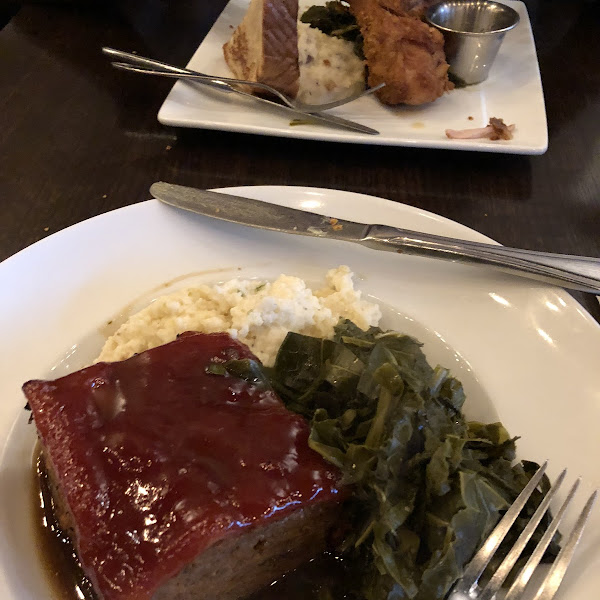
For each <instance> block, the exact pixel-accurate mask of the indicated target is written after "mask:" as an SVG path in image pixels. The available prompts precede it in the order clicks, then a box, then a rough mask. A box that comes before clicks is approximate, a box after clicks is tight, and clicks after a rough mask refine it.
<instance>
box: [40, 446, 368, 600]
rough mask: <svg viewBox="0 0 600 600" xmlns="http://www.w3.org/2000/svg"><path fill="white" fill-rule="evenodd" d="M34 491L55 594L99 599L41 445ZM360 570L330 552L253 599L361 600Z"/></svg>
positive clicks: (62, 599)
mask: <svg viewBox="0 0 600 600" xmlns="http://www.w3.org/2000/svg"><path fill="white" fill-rule="evenodd" d="M32 472H33V476H34V478H35V481H34V485H33V486H32V489H33V490H34V497H33V500H32V508H33V517H34V523H35V524H36V527H35V531H36V547H37V548H38V551H39V555H40V560H41V561H42V564H43V566H44V568H45V571H46V573H47V577H48V581H49V587H50V591H51V593H52V596H53V597H54V598H56V599H57V600H59V599H60V600H97V597H96V595H95V593H94V591H93V588H92V585H91V583H90V582H89V580H88V579H87V577H86V576H85V574H84V572H83V570H82V568H81V565H80V564H79V561H78V559H77V554H76V552H75V548H74V547H73V544H72V543H71V541H70V539H69V538H68V536H67V535H66V534H65V533H64V532H63V531H62V530H61V528H60V525H59V524H58V521H57V519H56V516H55V514H54V503H53V500H52V493H51V490H50V485H49V481H48V475H47V472H46V468H45V464H44V458H43V455H42V453H41V451H40V447H39V444H38V446H37V447H36V450H35V452H34V458H33V469H32ZM357 571H358V569H355V568H352V565H351V564H349V563H348V562H347V561H344V560H342V559H340V558H339V557H337V556H335V555H334V554H332V553H325V554H323V555H320V556H318V557H317V558H315V559H313V560H312V561H310V562H309V563H307V564H306V565H304V566H302V567H301V568H299V569H296V570H295V571H292V572H290V573H287V574H286V575H285V576H284V577H281V578H280V579H279V580H277V581H274V582H273V583H272V584H271V585H270V586H268V587H267V588H265V589H264V590H261V591H260V592H257V593H256V594H254V595H253V596H251V597H250V598H249V599H248V600H280V599H281V598H286V600H333V599H334V598H335V600H344V599H346V598H348V599H349V598H356V597H357V596H356V593H353V592H352V590H353V589H354V590H356V585H357Z"/></svg>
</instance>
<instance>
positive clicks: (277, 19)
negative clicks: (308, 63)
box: [223, 0, 300, 98]
mask: <svg viewBox="0 0 600 600" xmlns="http://www.w3.org/2000/svg"><path fill="white" fill-rule="evenodd" d="M297 19H298V0H251V2H250V6H249V8H248V12H247V13H246V15H245V16H244V19H243V20H242V22H241V23H240V25H239V26H238V27H237V29H236V30H235V31H234V33H233V35H232V37H231V39H230V40H229V41H228V42H227V43H226V44H225V45H224V46H223V53H224V55H225V61H226V62H227V64H228V65H229V68H230V69H231V71H232V72H233V73H234V75H235V76H236V77H237V78H238V79H246V80H248V81H259V82H261V83H267V84H269V85H272V86H273V87H275V88H277V89H278V90H280V91H281V92H283V93H284V94H288V95H289V96H291V97H292V98H295V97H296V94H297V93H298V81H299V78H300V71H299V68H298V31H297Z"/></svg>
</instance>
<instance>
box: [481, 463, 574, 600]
mask: <svg viewBox="0 0 600 600" xmlns="http://www.w3.org/2000/svg"><path fill="white" fill-rule="evenodd" d="M566 474H567V470H566V469H565V470H564V471H563V472H562V473H561V474H560V475H559V476H558V479H557V480H556V482H555V483H554V485H553V486H552V487H551V488H550V490H549V491H548V493H547V494H546V496H545V497H544V499H543V500H542V502H540V505H539V506H538V508H537V510H536V511H535V513H534V515H533V516H532V517H531V519H530V520H529V522H528V523H527V525H526V526H525V527H524V529H523V531H522V532H521V534H520V535H519V538H518V539H517V541H516V542H515V544H514V546H513V547H512V548H511V549H510V552H509V553H508V554H507V555H506V557H505V558H504V560H503V561H502V564H501V565H500V566H499V567H498V570H497V571H496V572H495V573H494V575H493V577H492V578H491V579H490V580H489V582H488V583H487V585H486V586H485V587H484V589H483V590H482V592H481V595H480V597H479V600H491V599H492V598H493V597H494V595H495V594H496V593H497V592H498V590H499V589H500V587H501V586H502V584H503V583H504V580H505V579H506V578H507V577H508V574H509V573H510V571H511V569H512V568H513V567H514V565H515V563H516V562H517V560H518V559H519V556H521V553H522V552H523V549H524V548H525V546H526V545H527V542H528V541H529V539H530V538H531V536H532V535H533V533H534V532H535V530H536V528H537V526H538V525H539V523H540V521H541V520H542V517H543V516H544V514H545V513H546V511H547V510H548V506H549V505H550V502H551V500H552V498H553V497H554V495H555V494H556V492H557V491H558V489H559V488H560V486H561V484H562V482H563V481H564V479H565V475H566Z"/></svg>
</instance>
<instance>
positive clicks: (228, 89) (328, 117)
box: [102, 46, 379, 135]
mask: <svg viewBox="0 0 600 600" xmlns="http://www.w3.org/2000/svg"><path fill="white" fill-rule="evenodd" d="M102 53H103V54H105V55H106V56H110V57H111V58H116V59H120V60H123V59H124V60H128V61H129V62H130V63H131V64H130V65H128V64H121V63H113V66H116V67H117V68H120V69H125V70H128V71H134V72H137V73H146V74H148V73H152V72H154V73H155V74H157V75H169V76H172V77H177V75H197V76H198V77H200V78H202V77H205V75H204V74H203V73H198V72H197V71H191V70H189V69H181V68H180V67H174V66H173V65H169V64H167V63H163V62H161V61H159V60H154V59H151V58H145V57H143V56H137V55H136V54H132V53H130V52H124V51H123V50H115V49H114V48H109V47H106V46H105V47H104V48H102ZM134 65H139V67H136V66H134ZM212 79H213V80H212V81H203V80H199V81H198V83H200V84H202V85H206V86H208V87H212V88H213V89H216V90H219V91H221V92H224V93H233V94H237V95H238V96H245V97H246V98H251V99H252V100H253V101H256V102H261V103H262V104H269V105H270V106H273V107H275V108H277V109H278V110H283V111H287V112H288V113H291V114H293V115H295V117H296V119H298V120H299V121H310V122H315V123H321V124H323V125H333V126H336V127H341V128H343V129H349V130H350V131H357V132H359V133H366V134H368V135H379V131H377V129H373V128H372V127H367V126H366V125H362V124H360V123H356V122H355V121H350V120H348V119H343V118H342V117H338V116H336V115H332V114H330V113H327V114H324V113H311V112H304V111H301V110H298V109H295V108H291V107H289V106H284V105H283V104H280V103H279V102H275V101H273V100H269V99H268V98H264V97H262V96H256V95H254V94H251V93H249V92H245V91H243V90H241V89H239V88H237V87H234V86H232V85H229V84H228V83H226V82H224V81H219V80H218V79H216V78H212Z"/></svg>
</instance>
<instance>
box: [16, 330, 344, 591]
mask: <svg viewBox="0 0 600 600" xmlns="http://www.w3.org/2000/svg"><path fill="white" fill-rule="evenodd" d="M229 359H239V360H245V359H254V357H253V355H252V354H251V353H250V351H249V350H248V349H247V348H246V347H245V346H244V345H243V344H241V343H239V342H237V341H235V340H232V339H231V338H230V337H229V336H228V335H227V334H210V335H206V334H193V335H187V336H183V337H181V338H180V339H178V340H177V341H175V342H172V343H170V344H166V345H164V346H160V347H158V348H154V349H152V350H148V351H146V352H143V353H141V354H139V355H137V356H134V357H133V358H130V359H128V360H126V361H122V362H117V363H99V364H97V365H94V366H92V367H88V368H86V369H83V370H81V371H78V372H76V373H73V374H71V375H68V376H66V377H63V378H61V379H58V380H56V381H30V382H28V383H26V384H25V385H24V387H23V389H24V392H25V395H26V396H27V399H28V401H29V404H30V406H31V408H32V411H33V418H34V421H35V424H36V427H37V430H38V434H39V437H40V440H41V443H42V446H43V452H44V455H45V457H46V463H47V468H48V471H49V474H50V477H51V479H52V481H53V483H52V488H53V490H54V495H55V497H57V501H58V517H59V519H60V521H61V524H62V526H63V528H64V529H65V530H67V531H71V532H72V536H73V540H72V541H73V543H74V546H75V548H76V550H77V553H78V557H79V559H80V561H81V564H82V567H83V569H84V571H85V572H86V574H87V576H88V577H89V579H90V581H91V582H92V585H93V586H94V589H95V591H96V592H97V594H98V596H99V597H100V598H102V599H104V600H142V599H143V600H148V599H153V600H166V599H167V598H168V599H169V600H176V599H177V600H179V599H181V600H187V599H191V598H194V599H199V598H207V599H211V600H230V599H231V600H234V599H237V598H243V597H244V596H246V595H249V594H251V593H252V592H254V591H256V590H257V589H259V588H260V587H262V586H264V585H265V584H267V583H269V582H270V581H271V580H272V579H274V578H277V577H278V576H280V575H281V574H283V573H284V572H286V571H287V570H289V569H292V568H294V567H296V566H298V565H299V564H300V563H302V562H304V561H305V560H307V559H309V558H310V557H311V556H314V555H315V554H316V553H318V552H320V551H321V550H323V549H324V548H325V545H326V538H327V531H328V530H329V529H330V527H331V525H332V524H333V523H334V522H335V520H336V518H337V515H338V513H339V507H338V504H339V501H340V498H341V497H342V496H343V493H340V489H339V482H338V478H339V475H338V473H337V472H336V471H335V470H334V469H333V468H332V467H330V466H328V465H327V464H326V463H325V462H324V461H323V459H322V458H321V457H320V456H319V455H318V454H316V453H315V452H313V451H312V450H311V449H310V448H309V447H308V443H307V440H308V426H307V424H306V423H305V421H304V420H303V419H302V418H301V417H299V416H298V415H295V414H293V413H291V412H289V411H288V410H287V409H286V408H285V407H284V406H283V404H282V403H281V401H280V400H279V399H278V398H277V396H276V395H275V393H274V392H273V391H272V390H271V389H270V388H269V387H267V386H265V385H264V384H263V383H259V382H257V383H249V382H246V381H245V380H242V379H238V378H234V377H230V376H222V375H212V374H210V373H208V372H207V367H208V366H209V365H210V364H212V363H219V362H223V361H226V360H229Z"/></svg>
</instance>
